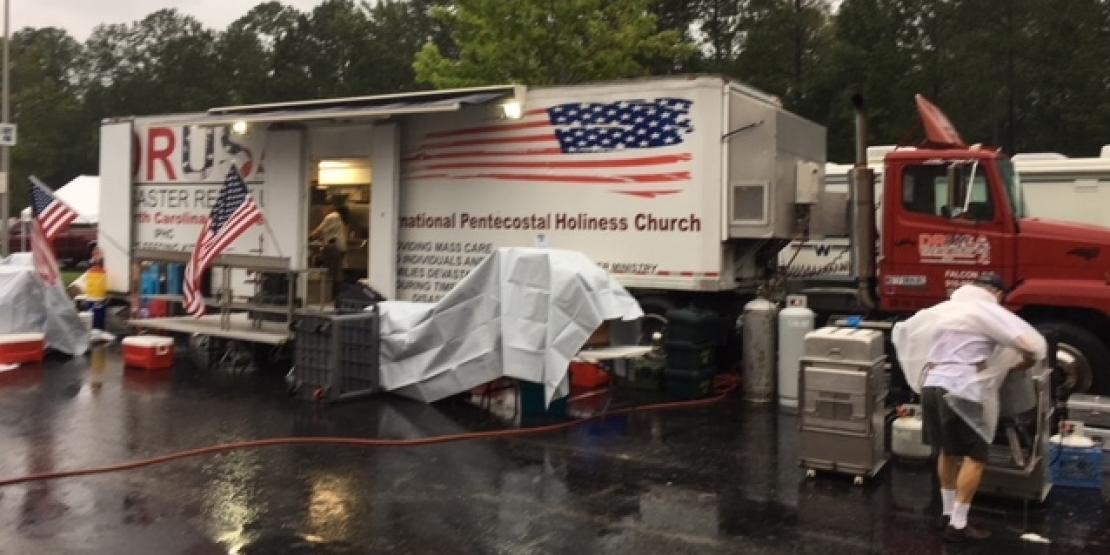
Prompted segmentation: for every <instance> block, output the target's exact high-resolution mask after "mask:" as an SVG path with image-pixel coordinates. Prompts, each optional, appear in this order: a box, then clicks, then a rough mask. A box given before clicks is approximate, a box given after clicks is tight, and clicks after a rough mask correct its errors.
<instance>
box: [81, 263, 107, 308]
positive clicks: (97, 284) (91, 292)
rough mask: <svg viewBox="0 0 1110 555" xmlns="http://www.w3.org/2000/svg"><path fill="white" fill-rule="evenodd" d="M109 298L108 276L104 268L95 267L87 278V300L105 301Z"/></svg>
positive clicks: (90, 269)
mask: <svg viewBox="0 0 1110 555" xmlns="http://www.w3.org/2000/svg"><path fill="white" fill-rule="evenodd" d="M107 298H108V275H107V274H105V273H104V268H102V267H100V266H93V267H92V268H89V271H88V274H87V275H86V276H85V299H86V300H89V301H103V300H104V299H107Z"/></svg>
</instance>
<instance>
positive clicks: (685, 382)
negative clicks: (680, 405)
mask: <svg viewBox="0 0 1110 555" xmlns="http://www.w3.org/2000/svg"><path fill="white" fill-rule="evenodd" d="M663 389H664V390H665V391H666V393H667V396H668V397H671V398H673V399H702V398H704V397H708V396H709V393H710V392H711V391H712V390H713V376H704V377H698V378H685V377H678V376H675V375H673V374H670V373H667V374H665V375H664V377H663Z"/></svg>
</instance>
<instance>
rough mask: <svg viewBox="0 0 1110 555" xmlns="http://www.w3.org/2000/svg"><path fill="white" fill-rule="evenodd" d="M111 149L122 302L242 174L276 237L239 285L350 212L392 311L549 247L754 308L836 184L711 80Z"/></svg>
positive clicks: (426, 105) (268, 121)
mask: <svg viewBox="0 0 1110 555" xmlns="http://www.w3.org/2000/svg"><path fill="white" fill-rule="evenodd" d="M507 108H508V109H507ZM101 139H102V140H101V145H102V147H101V180H102V183H103V184H102V187H103V194H102V199H104V202H103V206H102V208H101V209H102V212H101V213H102V214H103V217H102V220H103V223H102V225H101V227H100V234H101V243H102V245H104V249H105V257H106V261H107V263H106V264H107V271H108V274H109V281H110V285H111V288H112V289H113V290H114V291H117V292H121V293H122V292H126V291H130V290H132V289H133V288H134V287H136V281H137V280H135V279H134V278H135V276H134V275H132V273H133V271H134V266H135V263H136V262H138V261H141V260H167V261H175V260H176V261H179V262H180V261H183V260H184V256H185V255H186V254H187V253H188V252H189V251H190V250H191V249H192V246H193V243H194V241H195V239H196V236H197V234H198V233H199V231H200V228H201V225H202V223H203V221H204V219H205V218H206V217H207V215H208V212H209V210H210V208H211V205H212V203H213V202H214V201H215V197H216V193H217V192H218V190H219V187H220V186H221V184H222V180H223V177H224V175H225V173H226V171H227V168H228V166H229V165H231V164H235V165H237V167H239V168H240V171H241V172H242V173H243V175H244V178H245V179H246V181H247V182H248V184H249V186H250V187H251V189H252V191H254V193H255V195H256V197H257V199H258V201H259V203H260V204H261V205H262V207H263V209H264V212H265V216H266V219H267V222H268V224H269V227H268V228H266V227H259V228H257V229H255V230H253V231H252V232H251V233H248V234H247V235H245V236H244V237H242V238H241V239H239V240H238V241H236V243H235V244H234V245H233V246H232V247H231V249H230V250H229V255H228V257H225V261H227V260H229V259H230V258H229V257H237V258H236V260H237V262H235V263H236V264H238V265H239V266H244V267H250V266H251V264H249V263H246V262H245V260H246V259H248V258H253V259H255V260H256V261H260V262H259V263H258V264H255V266H257V268H254V269H278V268H286V267H287V268H289V269H292V270H299V269H304V268H306V267H309V266H312V265H313V264H314V262H313V260H312V254H313V245H312V244H311V242H310V241H309V240H308V235H309V231H310V230H311V229H312V227H313V226H314V225H315V223H316V221H318V220H319V218H320V216H321V215H322V212H323V210H324V208H323V207H324V205H325V204H326V198H327V197H328V196H330V195H332V194H335V193H342V194H344V195H346V196H348V197H349V200H348V205H349V206H353V207H355V208H356V210H354V211H353V214H354V215H355V217H356V219H358V220H359V221H357V222H355V223H354V227H360V228H363V229H364V231H365V232H366V233H365V242H364V243H363V242H358V243H356V247H355V248H353V249H351V251H349V253H348V262H349V263H350V261H351V260H352V259H353V260H358V261H360V262H358V263H357V264H359V265H360V267H355V268H350V269H351V270H352V273H353V274H355V275H356V276H359V277H361V276H365V277H366V278H367V279H368V282H369V284H370V285H371V286H372V287H374V288H375V289H377V290H378V291H380V292H382V293H383V294H385V295H386V296H387V297H389V298H397V299H401V300H413V301H435V300H436V299H438V298H439V297H441V296H442V295H443V294H445V293H446V292H447V291H448V290H449V289H450V288H451V287H452V286H453V285H454V284H455V282H457V281H458V279H459V278H461V277H462V276H463V275H465V274H466V273H467V272H468V271H469V270H470V268H472V267H473V266H474V265H475V264H477V263H478V262H479V261H480V260H481V259H482V258H483V257H484V256H485V255H486V254H488V253H489V252H491V251H492V250H493V249H494V248H497V247H502V246H545V247H551V248H559V249H569V250H576V251H581V252H584V253H585V254H587V255H588V256H589V257H590V258H591V259H593V260H594V261H596V262H597V263H598V264H600V265H601V266H602V267H604V268H606V269H608V270H609V271H610V272H612V273H613V274H615V275H616V276H617V277H618V278H619V279H620V281H621V282H622V283H623V284H624V285H626V286H627V287H629V288H632V289H636V290H638V291H640V292H656V293H657V295H655V297H654V298H656V299H657V300H659V302H661V303H664V305H666V304H674V303H676V302H677V297H674V296H671V293H680V292H690V293H722V292H731V291H735V290H736V289H737V288H743V287H748V288H753V289H754V287H755V285H756V280H757V279H758V278H759V277H760V276H762V275H763V274H764V272H765V270H766V269H768V268H771V269H773V266H774V255H775V253H776V252H777V251H778V249H779V248H781V246H782V244H783V241H785V240H786V239H788V238H790V237H791V236H792V235H793V234H794V233H795V232H796V231H797V229H796V227H797V226H796V212H795V208H794V206H795V202H796V201H797V200H799V198H801V200H802V201H803V202H814V201H815V200H816V197H817V195H818V189H819V187H820V184H821V169H822V168H823V167H824V164H825V158H824V156H825V130H824V128H823V127H821V126H819V125H817V124H815V123H812V122H810V121H807V120H805V119H802V118H800V117H798V116H795V115H793V114H791V113H789V112H787V111H785V110H783V109H782V107H781V105H780V103H779V101H778V100H777V99H775V98H774V97H771V96H768V95H765V94H763V93H760V92H758V91H755V90H752V89H750V88H747V87H745V86H743V85H741V84H739V83H736V82H734V81H732V80H729V79H725V78H721V77H710V76H681V77H667V78H652V79H643V80H635V81H622V82H614V83H599V84H585V85H576V86H563V87H545V88H524V87H521V86H504V87H482V88H475V89H465V90H456V91H433V92H419V93H411V94H399V95H385V96H375V97H359V98H346V99H332V100H324V101H307V102H295V103H281V104H269V105H252V106H234V107H222V108H214V109H211V110H208V111H207V112H203V113H195V114H174V115H165V116H144V117H135V118H115V119H111V120H106V121H105V122H104V123H103V126H102V130H101ZM807 199H808V200H807ZM352 251H354V252H352ZM360 251H361V252H360ZM236 281H242V280H241V279H239V280H236ZM305 281H307V280H305ZM236 286H237V287H238V286H239V284H236ZM300 287H301V289H302V291H301V293H302V294H304V293H305V291H304V287H306V285H305V284H304V281H302V284H301V286H300ZM660 299H661V300H660ZM665 307H666V306H663V307H662V308H665Z"/></svg>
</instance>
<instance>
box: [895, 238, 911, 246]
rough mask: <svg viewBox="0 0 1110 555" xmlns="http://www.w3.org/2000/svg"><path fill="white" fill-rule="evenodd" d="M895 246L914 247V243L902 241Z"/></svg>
mask: <svg viewBox="0 0 1110 555" xmlns="http://www.w3.org/2000/svg"><path fill="white" fill-rule="evenodd" d="M894 246H896V247H912V246H913V241H911V240H909V239H902V240H901V241H898V242H897V243H894Z"/></svg>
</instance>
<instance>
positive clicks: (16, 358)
mask: <svg viewBox="0 0 1110 555" xmlns="http://www.w3.org/2000/svg"><path fill="white" fill-rule="evenodd" d="M45 352H46V336H45V335H43V334H41V333H8V334H0V364H23V363H26V362H42V358H43V355H44V354H45Z"/></svg>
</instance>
